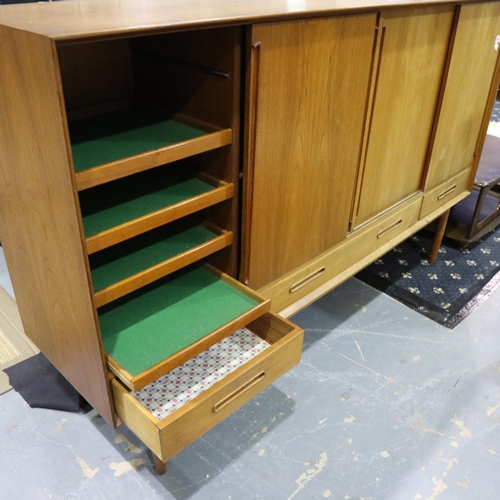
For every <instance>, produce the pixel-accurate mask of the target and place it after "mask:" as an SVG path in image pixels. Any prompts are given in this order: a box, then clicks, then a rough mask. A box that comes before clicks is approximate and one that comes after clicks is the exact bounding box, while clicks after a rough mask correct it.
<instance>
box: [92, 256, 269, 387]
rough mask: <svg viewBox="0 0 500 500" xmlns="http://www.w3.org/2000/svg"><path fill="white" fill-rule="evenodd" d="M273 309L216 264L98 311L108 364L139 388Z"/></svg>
mask: <svg viewBox="0 0 500 500" xmlns="http://www.w3.org/2000/svg"><path fill="white" fill-rule="evenodd" d="M269 309H270V300H268V299H266V298H264V297H262V296H261V295H260V294H258V293H256V292H254V291H253V290H251V289H250V288H248V287H246V286H245V285H242V284H241V283H240V282H238V281H236V280H235V279H233V278H231V277H230V276H228V275H227V274H224V273H222V272H220V271H218V270H217V269H215V268H214V267H212V266H210V265H208V264H204V265H203V266H199V265H194V266H190V267H187V268H185V269H182V270H180V271H178V272H176V273H174V274H171V275H169V276H167V277H165V278H163V279H161V280H158V281H156V282H154V283H152V284H151V285H148V286H146V287H144V288H141V289H140V290H137V291H135V292H132V293H131V294H129V295H127V296H125V297H122V298H121V299H118V300H117V301H114V302H112V303H110V304H107V305H105V306H103V307H101V308H100V309H99V310H98V317H99V323H100V327H101V336H102V340H103V345H104V350H105V353H106V361H107V364H108V368H109V369H110V370H111V371H112V372H113V373H114V374H115V375H116V376H117V377H118V378H119V379H120V380H121V381H122V382H123V383H124V384H125V385H126V386H127V387H128V388H129V389H131V390H133V391H138V390H140V389H142V388H143V387H144V386H146V385H147V384H149V383H151V382H153V381H154V380H155V379H157V378H158V377H160V376H162V375H164V374H165V373H168V372H169V371H171V370H173V369H174V368H176V367H178V366H180V365H181V364H183V363H184V362H186V361H187V360H188V359H190V358H192V357H193V356H196V355H198V354H199V353H201V352H202V351H204V350H205V349H207V348H209V347H210V346H211V345H213V344H215V343H217V342H219V341H220V340H222V339H223V338H224V337H227V336H228V335H230V334H231V333H233V332H234V331H236V330H237V329H238V328H242V327H244V326H245V325H247V324H248V323H250V322H251V321H253V320H254V319H256V318H258V317H259V316H261V315H263V314H264V313H265V312H267V311H268V310H269Z"/></svg>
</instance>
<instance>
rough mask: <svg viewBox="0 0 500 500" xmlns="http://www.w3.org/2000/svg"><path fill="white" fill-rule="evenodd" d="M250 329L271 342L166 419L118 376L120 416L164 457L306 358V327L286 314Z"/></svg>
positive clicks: (267, 318) (116, 394)
mask: <svg viewBox="0 0 500 500" xmlns="http://www.w3.org/2000/svg"><path fill="white" fill-rule="evenodd" d="M247 329H248V330H250V331H251V332H253V333H255V334H256V335H258V337H260V338H261V339H263V340H265V341H266V342H267V343H268V344H270V345H269V347H267V348H266V349H265V350H263V351H262V352H260V354H257V355H256V356H255V357H253V358H251V359H249V360H248V361H247V362H244V363H243V364H241V366H239V368H237V369H236V370H235V371H233V372H231V373H230V374H229V375H227V376H226V377H225V378H223V379H222V380H219V381H218V382H217V383H215V384H213V385H212V386H211V387H210V388H209V389H207V390H206V391H204V392H201V393H200V394H199V395H197V396H196V397H194V398H192V399H191V400H189V401H188V402H186V403H185V404H184V405H182V406H180V407H179V408H177V409H176V410H175V411H172V412H171V413H169V414H168V416H166V417H164V418H163V419H161V420H160V419H158V418H157V417H156V416H155V412H154V411H150V410H149V409H147V408H146V406H144V405H143V403H141V402H140V401H139V400H138V399H136V397H134V396H133V395H132V394H131V393H130V392H129V390H128V389H126V388H125V387H124V386H123V385H122V384H121V383H120V382H118V380H116V379H114V380H113V381H112V387H113V396H114V400H115V406H116V413H117V415H118V417H119V418H120V419H121V420H122V421H123V422H124V423H125V424H126V425H127V426H128V427H129V428H130V429H131V430H132V431H133V432H134V433H135V434H136V435H137V436H138V437H139V438H140V439H141V440H142V441H143V442H144V443H145V444H146V446H148V447H149V448H150V449H151V451H152V452H153V453H154V454H155V455H156V456H157V457H158V458H160V459H161V460H163V461H164V462H166V461H167V460H169V459H170V458H171V457H173V456H174V455H176V454H177V453H178V452H179V451H181V450H182V449H183V448H185V447H186V446H188V445H189V444H191V443H192V442H193V441H194V440H196V439H197V438H199V437H200V436H202V435H203V434H204V433H205V432H206V431H208V430H209V429H211V428H212V427H213V426H215V425H216V424H218V423H219V422H220V421H222V420H223V419H224V418H226V417H227V416H228V415H230V414H231V413H232V412H234V411H235V410H237V409H238V408H239V407H240V406H242V405H243V404H244V403H246V402H247V401H248V400H250V399H251V398H252V397H254V396H255V395H256V394H258V393H259V392H260V391H262V390H263V389H264V388H265V387H267V386H268V385H269V384H271V383H272V382H273V381H275V380H276V379H277V378H278V377H280V376H281V375H283V374H284V373H285V372H287V371H288V370H289V369H290V368H292V367H293V366H294V365H296V364H297V363H298V362H299V361H300V356H301V352H302V341H303V331H302V329H300V328H299V327H297V326H295V325H294V324H292V323H290V322H289V321H287V320H286V319H283V318H281V317H280V316H278V315H276V314H274V313H267V314H265V315H264V316H261V317H260V318H258V319H256V320H255V321H253V322H252V323H250V324H249V325H248V326H247ZM202 354H203V353H202ZM151 386H152V387H155V383H154V382H153V383H152V384H151ZM156 387H158V386H156ZM153 390H155V389H153ZM156 414H157V413H156Z"/></svg>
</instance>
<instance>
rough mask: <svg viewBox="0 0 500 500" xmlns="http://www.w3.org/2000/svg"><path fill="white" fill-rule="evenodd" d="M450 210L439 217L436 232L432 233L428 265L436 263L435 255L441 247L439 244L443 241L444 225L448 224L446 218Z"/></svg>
mask: <svg viewBox="0 0 500 500" xmlns="http://www.w3.org/2000/svg"><path fill="white" fill-rule="evenodd" d="M450 210H451V208H450V209H448V210H446V212H445V213H444V214H443V215H441V217H439V219H438V223H437V227H436V232H435V233H434V240H433V242H432V247H431V251H430V253H429V264H430V265H431V266H433V265H434V264H435V263H436V259H437V255H438V253H439V248H440V247H441V242H442V241H443V236H444V230H445V229H446V223H447V222H448V217H449V216H450Z"/></svg>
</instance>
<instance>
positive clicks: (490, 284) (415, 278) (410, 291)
mask: <svg viewBox="0 0 500 500" xmlns="http://www.w3.org/2000/svg"><path fill="white" fill-rule="evenodd" d="M432 238H433V233H431V232H429V231H425V230H423V231H420V232H419V233H417V234H416V235H415V236H412V237H411V238H409V239H408V240H406V241H404V242H403V243H401V244H400V245H398V246H397V247H396V248H394V249H393V250H391V251H390V252H388V253H387V254H385V255H384V256H383V257H381V258H380V259H378V260H376V261H375V262H374V263H373V264H371V265H370V266H368V267H367V268H366V269H364V270H363V271H361V272H360V273H358V274H357V275H356V277H357V278H359V279H361V280H362V281H364V282H365V283H367V284H369V285H371V286H373V287H374V288H376V289H378V290H381V291H383V292H384V293H386V294H388V295H390V296H391V297H393V298H395V299H396V300H398V301H400V302H402V303H404V304H405V305H407V306H409V307H411V308H412V309H413V310H415V311H417V312H420V313H421V314H424V315H425V316H427V317H429V318H431V319H432V320H434V321H436V322H438V323H440V324H442V325H444V326H446V327H448V328H453V327H455V326H456V325H457V324H458V323H459V322H460V321H461V320H463V319H464V318H465V317H466V316H467V315H468V314H469V313H470V312H471V311H472V310H473V309H474V308H475V307H476V306H477V305H478V304H479V303H481V301H482V300H484V298H485V297H486V296H487V295H488V294H489V293H491V291H492V289H493V288H494V287H495V286H496V285H497V283H498V282H499V281H500V273H499V271H500V228H497V229H496V230H495V231H492V232H490V233H488V234H487V235H485V236H484V237H483V238H481V239H479V240H478V241H477V242H475V243H472V244H470V245H468V246H467V247H462V248H461V247H459V246H457V244H456V243H455V242H453V241H451V240H447V239H446V238H445V239H444V240H443V244H442V245H441V248H440V250H439V255H438V258H437V261H436V264H435V265H434V266H430V265H429V262H428V260H427V258H428V256H429V251H430V248H431V244H432Z"/></svg>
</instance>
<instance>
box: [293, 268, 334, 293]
mask: <svg viewBox="0 0 500 500" xmlns="http://www.w3.org/2000/svg"><path fill="white" fill-rule="evenodd" d="M324 272H325V268H324V267H321V268H320V269H318V270H316V271H314V272H313V273H311V274H310V275H309V276H306V277H305V278H304V279H302V280H300V281H298V282H297V283H295V284H294V285H292V286H291V287H290V293H293V292H296V291H297V290H299V289H300V288H302V287H303V286H306V285H307V284H308V283H310V282H311V281H312V280H314V279H316V278H318V277H319V276H321V275H322V274H323V273H324Z"/></svg>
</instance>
